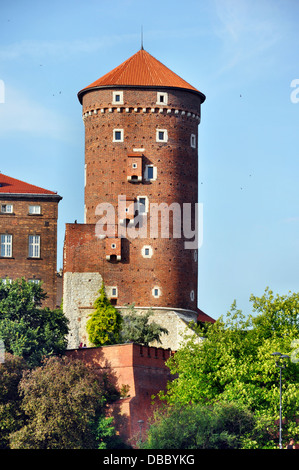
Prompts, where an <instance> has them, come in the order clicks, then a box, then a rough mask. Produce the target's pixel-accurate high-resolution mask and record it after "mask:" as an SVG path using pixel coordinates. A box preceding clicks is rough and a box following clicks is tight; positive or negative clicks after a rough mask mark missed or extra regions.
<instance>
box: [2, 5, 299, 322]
mask: <svg viewBox="0 0 299 470" xmlns="http://www.w3.org/2000/svg"><path fill="white" fill-rule="evenodd" d="M298 23H299V2H298V1H297V0H210V1H209V0H205V1H202V0H185V1H184V2H181V1H178V0H171V1H170V0H159V1H156V0H152V1H151V2H145V1H142V0H138V1H137V0H114V1H113V2H112V1H107V0H97V1H96V0H85V1H84V2H82V1H78V0H72V1H68V0H60V1H57V0H52V1H51V2H46V1H44V0H41V1H38V0H35V1H34V0H25V1H24V0H14V1H11V0H0V84H2V85H4V99H2V100H1V93H0V142H1V163H0V171H1V172H2V173H4V174H7V175H9V176H12V177H15V178H19V179H21V180H23V181H26V182H28V183H32V184H36V185H39V186H42V187H44V188H47V189H50V190H53V191H57V192H58V193H59V194H60V195H61V196H63V200H62V201H61V202H60V204H59V224H58V268H60V267H62V246H63V239H64V228H65V223H68V222H73V221H74V220H75V219H77V220H78V222H83V211H84V209H83V208H84V192H83V187H84V125H83V121H82V118H81V105H80V104H79V101H78V99H77V92H78V91H79V90H81V89H82V88H84V87H85V86H87V85H89V84H90V83H92V82H93V81H94V80H96V79H97V78H99V77H101V76H102V75H104V74H105V73H107V72H109V71H110V70H112V69H113V68H114V67H116V66H117V65H119V64H120V63H122V62H123V61H124V60H126V59H127V58H129V57H130V56H131V55H133V54H134V53H135V52H137V51H138V50H139V49H140V31H141V25H143V37H144V48H145V49H146V50H147V51H148V52H149V53H150V54H152V55H153V56H154V57H156V58H157V59H158V60H160V61H161V62H162V63H164V64H165V65H166V66H167V67H169V68H170V69H171V70H173V71H174V72H176V73H177V74H178V75H180V76H181V77H182V78H184V79H185V80H187V81H188V82H189V83H191V84H192V85H193V86H195V87H196V88H198V89H199V90H200V91H202V92H203V93H204V94H205V95H206V97H207V99H206V101H205V103H204V104H203V107H202V122H201V124H200V126H199V162H200V174H199V183H200V184H199V187H200V194H199V202H201V203H202V204H203V244H202V247H201V249H200V252H199V307H200V308H201V309H202V310H204V311H205V312H206V313H207V314H209V315H211V316H212V317H214V318H218V317H219V316H220V315H222V314H225V313H226V312H227V310H229V308H230V306H231V304H232V302H233V300H234V299H236V300H237V305H238V307H239V308H241V309H242V310H243V312H244V313H245V314H247V313H249V312H250V311H251V304H250V303H249V297H250V295H251V294H252V293H253V294H254V295H262V294H263V292H264V290H265V288H266V286H269V287H270V288H271V289H272V290H273V291H274V292H277V293H279V294H286V293H287V292H288V291H289V290H290V291H297V290H298V286H299V198H298V175H299V158H298V157H299V145H298V136H299V102H298V103H297V101H299V80H298V85H297V87H298V94H296V87H295V88H294V87H293V88H292V87H291V83H292V82H293V81H294V80H296V79H299V60H298V59H299V49H298V44H299V28H298ZM293 84H296V82H293ZM2 92H3V89H2ZM292 93H293V95H291V94H292ZM292 97H293V99H291V98H292ZM3 101H4V102H3Z"/></svg>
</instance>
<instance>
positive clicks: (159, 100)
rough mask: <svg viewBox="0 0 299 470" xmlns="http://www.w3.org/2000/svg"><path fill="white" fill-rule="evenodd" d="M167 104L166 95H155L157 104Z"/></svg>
mask: <svg viewBox="0 0 299 470" xmlns="http://www.w3.org/2000/svg"><path fill="white" fill-rule="evenodd" d="M167 103H168V93H162V92H158V93H157V104H167Z"/></svg>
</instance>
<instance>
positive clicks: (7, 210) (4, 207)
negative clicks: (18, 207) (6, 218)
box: [1, 204, 13, 214]
mask: <svg viewBox="0 0 299 470" xmlns="http://www.w3.org/2000/svg"><path fill="white" fill-rule="evenodd" d="M1 212H2V213H3V214H12V213H13V205H12V204H1Z"/></svg>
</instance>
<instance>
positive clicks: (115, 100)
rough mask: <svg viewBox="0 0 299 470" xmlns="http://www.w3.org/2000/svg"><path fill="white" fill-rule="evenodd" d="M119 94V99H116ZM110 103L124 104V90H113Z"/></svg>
mask: <svg viewBox="0 0 299 470" xmlns="http://www.w3.org/2000/svg"><path fill="white" fill-rule="evenodd" d="M117 96H119V100H117V98H116V97H117ZM112 104H124V92H123V91H113V92H112Z"/></svg>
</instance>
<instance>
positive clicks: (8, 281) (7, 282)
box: [2, 277, 12, 285]
mask: <svg viewBox="0 0 299 470" xmlns="http://www.w3.org/2000/svg"><path fill="white" fill-rule="evenodd" d="M2 283H3V284H4V285H7V284H12V279H11V278H10V277H4V278H2Z"/></svg>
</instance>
